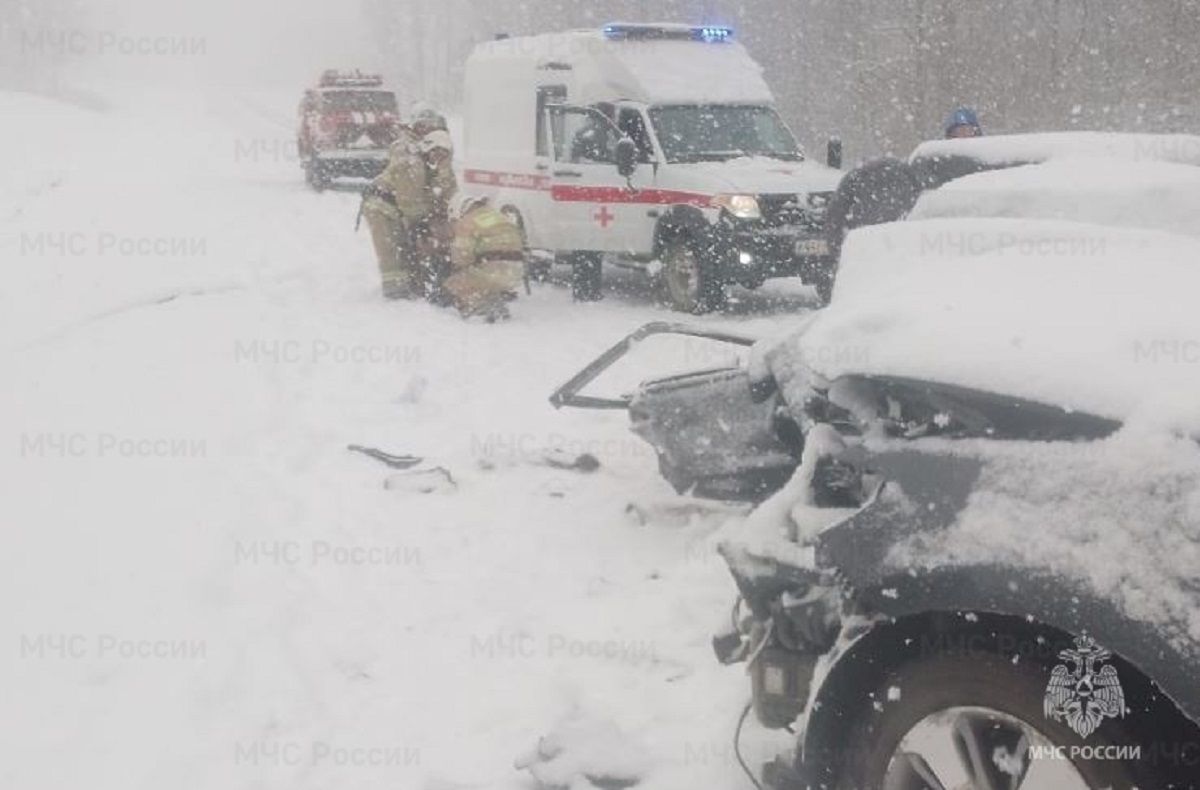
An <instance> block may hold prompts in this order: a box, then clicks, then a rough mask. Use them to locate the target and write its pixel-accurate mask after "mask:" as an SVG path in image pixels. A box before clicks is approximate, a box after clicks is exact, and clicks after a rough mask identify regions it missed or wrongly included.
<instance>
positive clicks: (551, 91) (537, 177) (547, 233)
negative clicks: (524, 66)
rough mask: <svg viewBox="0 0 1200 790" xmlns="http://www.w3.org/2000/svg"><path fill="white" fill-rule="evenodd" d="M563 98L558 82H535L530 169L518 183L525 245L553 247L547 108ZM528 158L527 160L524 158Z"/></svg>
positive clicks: (564, 93)
mask: <svg viewBox="0 0 1200 790" xmlns="http://www.w3.org/2000/svg"><path fill="white" fill-rule="evenodd" d="M566 100H567V86H566V85H562V84H555V85H539V86H538V87H537V103H536V115H535V116H534V156H533V172H529V171H528V170H526V171H525V173H524V174H523V175H525V176H526V177H527V182H526V179H522V181H521V183H520V184H518V185H517V186H519V187H520V188H521V190H522V191H521V211H522V213H523V214H524V215H525V217H526V222H525V226H526V233H527V234H528V243H529V246H530V247H532V248H534V249H540V250H551V251H553V250H556V249H558V247H557V246H555V245H556V243H557V242H556V231H555V224H556V223H557V221H558V218H557V217H556V216H555V215H554V211H553V206H552V205H551V202H550V187H551V185H552V183H553V179H552V176H551V175H550V171H551V170H552V169H553V166H554V154H553V150H552V145H551V142H550V116H549V114H548V112H547V108H549V107H551V106H554V105H558V104H562V103H564V102H565V101H566ZM526 161H528V160H526Z"/></svg>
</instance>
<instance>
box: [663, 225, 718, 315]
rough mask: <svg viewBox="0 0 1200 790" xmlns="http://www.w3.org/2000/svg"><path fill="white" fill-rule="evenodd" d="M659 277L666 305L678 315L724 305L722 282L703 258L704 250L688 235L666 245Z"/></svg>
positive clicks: (704, 310) (713, 268)
mask: <svg viewBox="0 0 1200 790" xmlns="http://www.w3.org/2000/svg"><path fill="white" fill-rule="evenodd" d="M662 263H663V268H662V278H663V285H664V286H665V288H664V290H665V296H666V299H667V302H668V303H669V304H670V305H671V307H672V308H673V309H675V310H678V311H679V312H681V313H707V312H709V311H710V310H720V309H721V308H722V307H724V305H725V301H726V293H725V283H724V282H723V281H722V280H721V278H720V276H719V273H718V272H717V271H716V269H715V267H714V266H713V265H712V264H711V262H710V261H709V260H708V259H707V257H706V256H705V255H704V249H703V248H702V247H701V246H700V245H697V244H696V243H694V242H693V241H692V240H691V239H689V238H688V237H687V236H682V235H681V236H677V237H675V238H674V239H672V240H671V241H669V242H667V243H666V246H665V247H664V249H663V256H662Z"/></svg>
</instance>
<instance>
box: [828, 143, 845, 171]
mask: <svg viewBox="0 0 1200 790" xmlns="http://www.w3.org/2000/svg"><path fill="white" fill-rule="evenodd" d="M825 163H826V164H827V165H829V166H830V167H832V168H833V169H834V170H841V169H842V138H840V137H830V138H829V145H828V146H826V148H825Z"/></svg>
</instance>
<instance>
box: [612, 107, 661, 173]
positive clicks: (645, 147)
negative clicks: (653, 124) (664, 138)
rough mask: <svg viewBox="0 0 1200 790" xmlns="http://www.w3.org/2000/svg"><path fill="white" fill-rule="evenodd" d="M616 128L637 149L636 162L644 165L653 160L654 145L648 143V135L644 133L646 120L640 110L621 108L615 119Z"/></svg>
mask: <svg viewBox="0 0 1200 790" xmlns="http://www.w3.org/2000/svg"><path fill="white" fill-rule="evenodd" d="M617 128H619V129H620V130H621V134H623V135H625V136H626V137H628V138H629V139H630V140H633V144H634V145H636V146H637V149H638V161H639V162H641V163H643V164H646V163H647V162H650V161H652V160H653V159H654V145H653V144H652V143H651V142H650V133H649V132H647V131H646V120H645V118H643V117H642V113H641V111H640V110H636V109H634V108H632V107H622V108H621V115H620V116H619V117H618V119H617Z"/></svg>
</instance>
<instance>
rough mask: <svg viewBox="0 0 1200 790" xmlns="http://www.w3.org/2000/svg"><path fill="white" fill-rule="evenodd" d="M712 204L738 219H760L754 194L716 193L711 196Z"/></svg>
mask: <svg viewBox="0 0 1200 790" xmlns="http://www.w3.org/2000/svg"><path fill="white" fill-rule="evenodd" d="M712 205H713V206H714V207H716V208H720V209H724V210H725V211H728V212H729V213H730V214H731V215H733V216H735V217H737V218H738V219H762V211H761V210H760V209H759V207H758V198H756V197H754V195H717V196H716V197H714V198H713V200H712Z"/></svg>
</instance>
